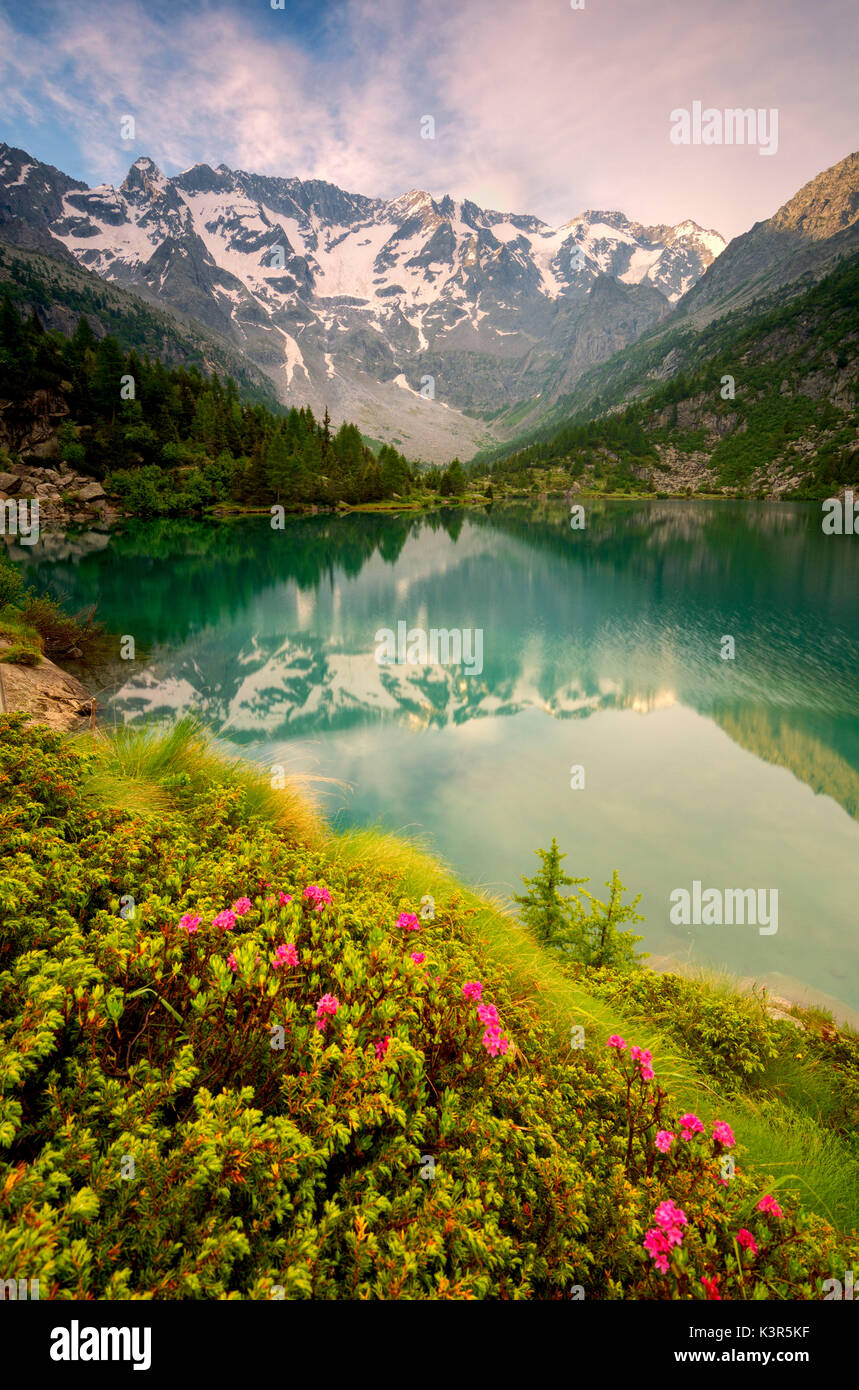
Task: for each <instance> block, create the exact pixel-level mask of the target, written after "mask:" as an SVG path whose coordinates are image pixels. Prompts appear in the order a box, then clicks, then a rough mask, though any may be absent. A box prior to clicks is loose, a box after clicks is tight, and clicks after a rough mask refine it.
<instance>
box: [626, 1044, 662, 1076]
mask: <svg viewBox="0 0 859 1390" xmlns="http://www.w3.org/2000/svg"><path fill="white" fill-rule="evenodd" d="M629 1055H630V1057H631V1058H632V1060H633V1061H634V1062H637V1063H638V1074H639V1076H640V1077H641V1079H642V1081H652V1080H653V1078H654V1076H655V1075H656V1073H655V1071H654V1070H653V1067H652V1065H651V1063H652V1062H653V1057H652V1056H651V1054H650V1053H649V1052H648V1050H647V1048H646V1047H633V1048H631V1049H630V1053H629Z"/></svg>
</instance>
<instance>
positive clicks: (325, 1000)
mask: <svg viewBox="0 0 859 1390" xmlns="http://www.w3.org/2000/svg"><path fill="white" fill-rule="evenodd" d="M339 1008H340V1000H339V999H338V998H337V996H336V994H323V996H322V998H321V999H320V1001H319V1003H318V1004H317V1005H316V1027H317V1028H318V1029H319V1032H320V1033H324V1032H325V1029H326V1028H327V1027H328V1019H329V1018H333V1016H334V1014H336V1012H337V1010H338V1009H339Z"/></svg>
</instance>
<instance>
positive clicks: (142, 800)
mask: <svg viewBox="0 0 859 1390" xmlns="http://www.w3.org/2000/svg"><path fill="white" fill-rule="evenodd" d="M78 737H79V739H81V740H84V741H85V743H86V746H87V749H88V750H89V751H92V752H94V753H95V755H96V766H95V768H94V770H93V773H92V775H91V777H90V780H89V782H88V792H89V794H90V795H91V796H93V797H94V798H96V799H99V800H102V801H105V802H107V803H108V804H111V805H114V806H120V807H123V808H124V809H128V810H131V811H134V812H136V813H137V814H140V815H145V816H148V817H154V816H157V815H159V814H161V813H162V812H163V811H164V810H165V809H169V808H170V807H173V806H175V807H176V808H177V809H183V808H184V807H187V806H188V805H189V804H190V803H191V802H192V801H193V800H194V799H195V797H197V796H199V795H201V794H202V793H203V792H204V791H205V790H206V789H207V788H209V787H210V786H211V785H212V784H215V785H218V786H222V787H226V788H230V789H236V788H237V789H239V790H240V791H241V793H242V813H243V816H244V817H245V818H246V819H248V820H251V819H260V820H266V821H268V822H269V823H270V824H273V825H276V826H277V828H278V830H279V831H280V832H281V834H283V836H284V838H286V839H288V840H290V841H292V842H295V843H300V844H306V845H308V846H315V845H318V844H319V843H320V842H321V840H322V838H323V833H324V832H323V823H322V820H321V817H320V815H319V813H318V811H317V810H316V807H315V806H314V804H313V802H312V798H311V789H310V782H311V780H312V779H310V778H307V779H299V778H295V779H293V781H291V782H290V783H288V784H287V785H286V786H285V787H284V788H283V789H278V788H276V787H272V786H271V784H270V781H269V780H268V779H267V778H266V777H265V775H264V774H263V773H262V772H261V771H259V770H258V769H256V768H255V767H254V766H253V765H252V764H250V763H247V762H245V761H244V760H243V759H241V758H231V757H229V755H228V754H227V753H226V751H225V750H224V749H223V748H221V747H219V745H218V744H217V742H216V741H215V740H214V739H212V738H211V737H210V736H209V735H208V734H207V732H206V729H205V726H204V725H203V723H202V722H201V721H200V720H199V719H197V718H196V717H195V716H193V715H187V716H185V718H183V719H180V720H178V721H177V722H176V723H175V724H172V725H134V726H129V725H117V726H116V727H115V728H113V729H102V730H100V731H99V732H98V733H97V735H96V738H95V739H94V740H92V739H91V738H90V736H89V735H88V734H81V735H78Z"/></svg>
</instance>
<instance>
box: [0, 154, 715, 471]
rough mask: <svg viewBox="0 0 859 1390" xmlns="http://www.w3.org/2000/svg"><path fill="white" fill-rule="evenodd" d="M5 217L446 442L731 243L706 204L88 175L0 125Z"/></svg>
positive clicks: (396, 439)
mask: <svg viewBox="0 0 859 1390" xmlns="http://www.w3.org/2000/svg"><path fill="white" fill-rule="evenodd" d="M0 236H2V237H4V238H5V239H6V240H8V241H12V242H16V243H17V244H21V245H29V246H37V247H41V248H49V247H50V248H53V250H54V252H55V254H58V255H60V256H64V257H66V258H71V259H73V260H74V261H75V262H76V263H77V264H78V265H81V266H83V267H85V268H87V269H89V270H91V271H94V272H95V273H96V274H98V275H99V276H101V277H102V278H104V279H107V280H109V281H112V282H114V283H115V284H117V285H122V286H125V287H126V288H128V289H133V290H134V291H135V293H137V294H139V295H141V296H142V297H143V298H145V299H149V300H150V301H151V302H156V301H157V303H158V304H159V306H161V307H162V308H163V307H164V306H165V305H167V306H170V307H172V308H173V309H175V310H178V311H180V312H182V313H184V314H187V315H191V316H192V317H193V318H194V319H196V320H197V321H199V322H200V323H202V324H203V325H205V326H206V327H207V328H208V329H209V330H211V331H212V332H214V333H217V334H218V335H220V336H221V337H222V338H224V339H225V340H226V341H227V342H229V343H230V344H231V345H232V346H233V347H235V348H238V349H239V350H240V351H241V352H242V353H243V354H244V356H245V357H246V358H247V359H249V360H250V361H251V362H252V363H254V364H255V365H256V366H258V367H260V368H262V369H263V370H264V371H265V372H266V373H267V374H268V376H269V377H270V378H271V380H272V381H273V382H274V384H275V387H276V389H277V392H278V394H279V396H280V397H281V399H282V400H284V401H285V402H289V403H295V404H307V403H309V404H310V405H312V406H313V408H314V409H320V408H322V407H323V406H324V405H325V404H327V405H328V406H329V408H330V410H331V414H332V417H333V418H334V420H335V422H336V421H338V420H340V419H347V418H348V419H354V420H355V421H356V422H357V423H358V424H359V426H360V427H361V429H362V430H363V431H364V432H365V433H366V434H367V435H368V436H370V437H373V438H384V439H387V440H388V441H389V442H392V443H396V444H397V445H398V447H401V448H402V449H403V451H404V452H406V453H408V454H410V455H412V456H415V455H417V456H423V457H427V458H434V459H447V458H449V457H450V455H451V454H452V453H454V452H459V453H461V454H462V455H463V456H467V455H468V454H470V453H472V452H473V451H474V449H475V448H476V447H478V446H479V445H480V444H482V443H487V442H491V441H492V434H493V431H492V424H491V420H492V417H494V416H497V415H498V414H499V413H500V412H501V411H502V410H504V409H508V408H510V407H512V406H515V405H516V403H517V402H519V401H526V400H529V399H530V398H532V397H534V396H537V395H545V396H546V397H553V396H554V395H557V394H559V393H563V392H564V391H566V390H569V388H570V386H571V384H572V383H573V382H574V381H575V380H577V378H578V376H579V375H581V373H582V372H583V371H584V370H586V368H587V367H588V366H590V365H592V364H593V363H594V362H599V361H603V360H605V358H607V357H609V356H610V355H611V354H612V353H613V352H615V351H617V350H618V348H621V347H623V346H624V345H625V344H627V343H629V342H630V341H632V340H634V339H635V338H637V337H638V336H639V335H640V334H641V333H642V332H644V331H645V330H646V329H647V328H649V327H652V326H653V325H654V324H655V323H658V322H659V321H660V320H661V319H662V318H663V317H664V316H665V315H666V314H668V312H669V311H670V308H671V305H672V304H673V303H675V302H676V301H677V300H678V299H679V298H680V297H681V296H682V295H683V294H685V293H686V292H687V291H688V290H689V289H690V288H691V286H692V285H693V284H694V283H695V281H696V280H697V279H698V277H699V276H700V275H701V274H702V273H703V271H704V270H705V269H706V268H707V266H709V265H710V264H711V263H712V261H713V259H714V258H715V257H716V256H717V255H718V254H719V253H720V252H721V251H722V249H723V248H724V245H725V243H724V240H723V239H722V237H721V236H719V234H718V233H716V232H712V231H709V230H707V229H704V228H701V227H699V226H698V225H697V224H696V223H694V222H691V221H684V222H682V223H680V224H678V225H677V226H674V227H670V226H665V225H660V226H650V227H648V226H644V225H642V224H641V223H638V222H633V221H631V220H630V219H628V218H627V217H625V216H624V215H623V214H622V213H619V212H603V211H597V210H592V209H590V210H587V211H585V212H583V213H581V214H579V215H578V216H577V217H574V218H571V219H570V221H569V222H567V223H565V224H563V225H562V226H559V227H548V226H546V224H544V223H543V222H541V221H540V220H539V219H538V218H536V217H532V216H529V215H522V214H506V213H502V212H498V211H494V210H491V209H482V208H479V207H478V206H477V205H476V204H474V203H472V202H470V201H468V200H462V201H454V200H453V199H451V198H450V197H448V196H445V197H443V198H439V199H436V198H433V197H432V196H431V195H430V194H429V193H427V192H425V191H423V190H420V189H413V190H411V191H410V192H408V193H406V194H403V195H402V196H401V197H399V198H395V199H392V200H388V201H385V200H382V199H378V198H369V197H365V196H363V195H361V194H353V193H348V192H344V191H343V190H342V189H339V188H337V187H335V186H334V185H332V184H328V183H324V182H322V181H319V180H305V181H302V180H299V179H295V178H271V177H264V176H260V175H256V174H253V173H248V172H246V171H243V170H230V169H228V168H227V167H226V166H225V165H219V166H218V168H216V169H212V168H211V167H210V166H208V165H205V164H199V165H195V166H194V167H193V168H191V169H188V170H186V171H185V172H184V173H182V174H179V175H177V176H175V177H172V178H168V177H166V176H165V175H164V174H163V173H162V172H161V171H160V170H159V169H158V167H157V166H156V165H155V163H154V162H153V161H152V160H151V159H149V158H148V157H142V158H140V159H137V160H136V161H135V162H134V163H133V164H132V166H131V168H130V169H129V172H128V175H127V176H126V178H125V180H124V181H123V182H122V184H121V185H120V186H119V188H114V187H112V186H110V185H100V186H99V187H96V188H88V187H86V186H85V185H83V184H81V183H80V182H79V181H77V180H74V179H70V178H68V177H67V176H66V175H64V174H62V173H60V171H58V170H56V169H53V168H52V167H51V166H48V165H45V164H41V163H40V162H39V161H38V160H35V159H34V158H33V157H32V156H30V155H28V154H26V153H25V152H24V151H21V150H17V149H12V148H11V147H9V146H8V145H2V144H0Z"/></svg>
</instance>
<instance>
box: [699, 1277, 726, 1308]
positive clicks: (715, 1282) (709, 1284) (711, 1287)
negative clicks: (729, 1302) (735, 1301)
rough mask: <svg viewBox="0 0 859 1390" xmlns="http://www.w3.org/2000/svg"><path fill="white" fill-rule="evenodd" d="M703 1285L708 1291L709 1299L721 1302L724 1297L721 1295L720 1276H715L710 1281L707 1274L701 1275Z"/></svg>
mask: <svg viewBox="0 0 859 1390" xmlns="http://www.w3.org/2000/svg"><path fill="white" fill-rule="evenodd" d="M701 1283H702V1284H703V1285H704V1288H705V1289H706V1290H707V1298H708V1299H718V1300H719V1301H720V1302H721V1299H722V1295H721V1294H720V1293H719V1276H718V1274H714V1275H713V1277H712V1279H708V1278H707V1276H706V1275H705V1274H702V1275H701Z"/></svg>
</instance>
